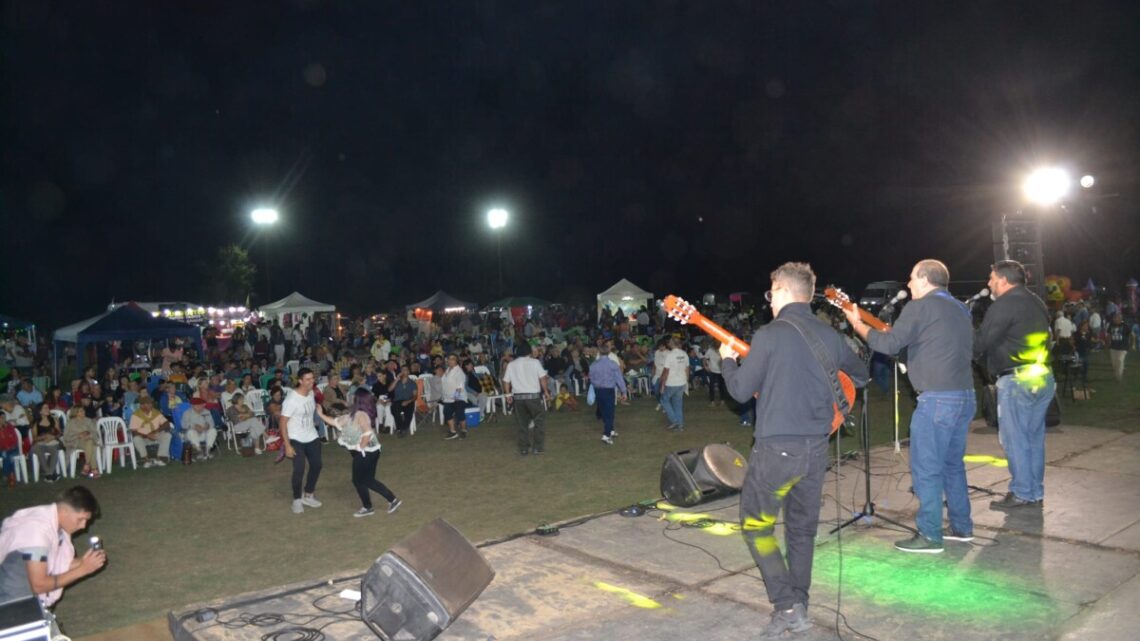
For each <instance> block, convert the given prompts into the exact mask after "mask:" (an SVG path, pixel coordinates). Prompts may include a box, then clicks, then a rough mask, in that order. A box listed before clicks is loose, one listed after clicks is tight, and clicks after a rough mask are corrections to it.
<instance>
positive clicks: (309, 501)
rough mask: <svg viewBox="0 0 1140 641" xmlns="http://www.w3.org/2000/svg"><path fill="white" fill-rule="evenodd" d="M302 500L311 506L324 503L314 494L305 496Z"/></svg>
mask: <svg viewBox="0 0 1140 641" xmlns="http://www.w3.org/2000/svg"><path fill="white" fill-rule="evenodd" d="M301 502H302V503H304V504H305V505H308V506H309V507H320V506H321V505H322V503H321V502H320V501H318V500H317V497H315V496H313V495H312V494H310V495H309V496H306V497H303V498H302V499H301Z"/></svg>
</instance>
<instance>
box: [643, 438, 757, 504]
mask: <svg viewBox="0 0 1140 641" xmlns="http://www.w3.org/2000/svg"><path fill="white" fill-rule="evenodd" d="M746 470H747V463H746V462H745V460H744V457H743V456H741V455H740V453H739V452H737V451H736V450H734V449H732V448H731V447H729V446H727V445H723V444H720V443H713V444H711V445H706V446H705V447H702V448H700V449H699V450H681V451H679V452H673V453H672V454H669V455H668V456H666V457H665V462H664V464H662V466H661V494H662V495H663V496H664V497H665V499H666V500H668V501H669V502H670V503H672V504H673V505H677V506H679V507H691V506H693V505H698V504H700V503H705V502H707V501H713V500H716V499H718V498H721V497H723V496H728V495H729V494H732V493H733V492H738V491H740V488H741V487H743V486H744V476H745V471H746Z"/></svg>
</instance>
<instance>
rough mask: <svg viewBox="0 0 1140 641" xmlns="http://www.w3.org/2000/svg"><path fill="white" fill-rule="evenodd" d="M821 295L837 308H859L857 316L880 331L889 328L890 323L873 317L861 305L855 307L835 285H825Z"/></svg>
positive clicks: (845, 309) (844, 309)
mask: <svg viewBox="0 0 1140 641" xmlns="http://www.w3.org/2000/svg"><path fill="white" fill-rule="evenodd" d="M823 295H824V296H825V297H826V298H827V302H829V303H831V304H832V305H835V306H836V307H838V308H839V309H842V310H843V311H848V310H850V309H851V308H852V307H854V308H855V309H858V310H859V318H860V319H861V320H862V321H863V322H864V323H867V324H868V325H870V326H871V327H873V328H875V329H877V330H879V331H880V332H885V331H887V330H889V329H890V328H891V326H890V325H887V324H886V323H884V322H883V321H881V320H879V319H877V318H875V317H874V316H872V315H871V313H870V312H868V311H867V310H865V309H863V308H862V307H856V306H855V303H852V302H851V298H850V297H849V296H847V294H845V293H844V292H843V290H842V289H839V288H838V287H836V286H835V285H829V286H827V287H825V288H824V289H823Z"/></svg>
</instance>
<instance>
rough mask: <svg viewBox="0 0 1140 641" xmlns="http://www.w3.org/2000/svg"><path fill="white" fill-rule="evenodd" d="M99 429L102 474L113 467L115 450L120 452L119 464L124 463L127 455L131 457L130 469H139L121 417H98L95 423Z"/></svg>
mask: <svg viewBox="0 0 1140 641" xmlns="http://www.w3.org/2000/svg"><path fill="white" fill-rule="evenodd" d="M96 426H97V427H98V429H99V443H100V444H101V445H102V447H103V463H104V465H105V467H106V469H104V470H103V473H104V474H110V473H111V469H112V468H113V467H114V460H115V450H118V451H119V452H121V454H120V456H122V457H123V458H122V463H120V464H121V465H126V460H127V456H128V455H130V457H131V469H135V470H137V469H139V463H138V459H137V458H135V444H134V443H133V442H131V433H130V430H128V429H127V424H126V423H124V422H123V419H121V418H118V417H115V416H109V417H107V418H101V419H99V422H98V423H97V424H96Z"/></svg>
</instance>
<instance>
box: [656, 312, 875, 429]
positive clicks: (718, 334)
mask: <svg viewBox="0 0 1140 641" xmlns="http://www.w3.org/2000/svg"><path fill="white" fill-rule="evenodd" d="M661 305H662V307H664V308H665V313H666V314H668V315H669V318H672V319H673V320H675V321H677V322H678V323H681V324H682V325H696V326H697V327H699V328H701V330H702V331H704V332H705V333H706V334H708V335H709V336H712V337H713V338H715V339H717V340H718V341H720V342H721V343H724V344H727V345H728V346H729V347H730V348H732V351H734V352H736V353H737V354H740V355H741V356H742V357H743V356H748V352H749V351H751V350H750V348H749V345H748V343H745V342H744V341H742V340H740V339H739V338H737V337H736V336H734V335H733V334H732V332H730V331H728V330H727V329H725V328H723V327H721V326H720V325H717V324H716V323H714V322H712V321H711V320H709V319H708V317H706V316H705V315H704V314H702V313H700V312H698V311H697V308H696V307H693V305H692V304H690V303H689V302H688V301H686V300H685V299H683V298H678V297H677V296H673V295H672V294H670V295H669V296H666V297H665V300H664V301H662V303H661ZM875 322H878V320H877V319H876V321H875ZM880 324H881V323H880ZM839 386H840V387H841V388H843V396H844V397H846V398H847V406H848V407H851V406H852V405H853V404H854V403H855V383H854V382H852V381H851V378H850V377H849V376H847V374H844V373H843V372H839ZM832 406H833V407H834V408H835V417H834V418H832V419H831V431H832V432H835V430H837V429H839V426H840V425H843V412H840V411H839V406H837V405H835V404H834V403H833V404H832Z"/></svg>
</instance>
